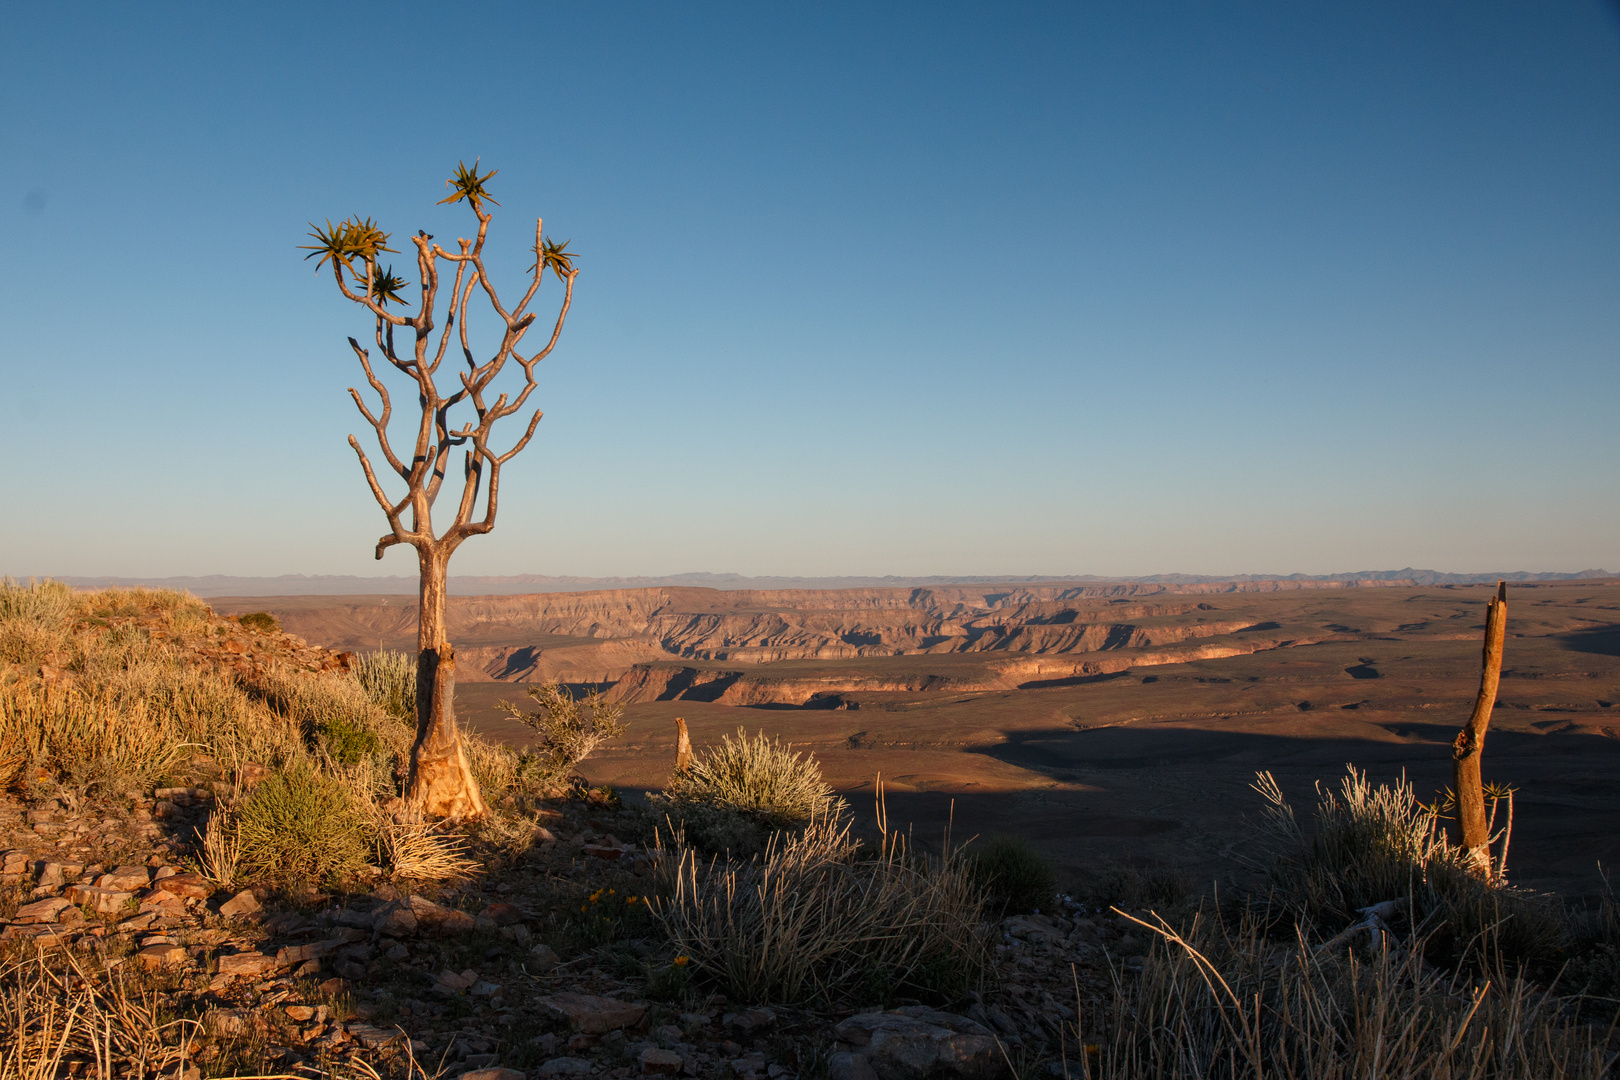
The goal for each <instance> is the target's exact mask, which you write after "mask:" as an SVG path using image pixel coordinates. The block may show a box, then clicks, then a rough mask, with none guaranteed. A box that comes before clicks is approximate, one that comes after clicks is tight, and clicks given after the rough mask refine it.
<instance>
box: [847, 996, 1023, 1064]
mask: <svg viewBox="0 0 1620 1080" xmlns="http://www.w3.org/2000/svg"><path fill="white" fill-rule="evenodd" d="M833 1038H835V1039H836V1040H837V1045H836V1046H835V1047H834V1052H835V1056H836V1055H837V1054H844V1053H847V1054H849V1055H851V1056H852V1057H856V1058H861V1059H863V1060H864V1061H865V1064H866V1065H867V1066H869V1067H870V1069H871V1072H872V1074H873V1075H874V1076H876V1078H877V1080H946V1078H950V1080H993V1078H995V1077H997V1076H999V1075H1000V1073H1001V1072H1002V1071H1004V1070H1005V1069H1006V1067H1007V1063H1006V1062H1005V1061H1004V1060H1003V1059H1002V1056H1001V1048H1000V1047H999V1046H997V1045H996V1038H995V1036H994V1035H992V1034H991V1033H990V1031H989V1029H988V1028H986V1027H984V1026H983V1025H982V1024H978V1023H975V1022H974V1021H972V1020H969V1019H968V1018H967V1017H965V1016H956V1015H954V1014H952V1013H947V1012H940V1011H939V1010H937V1009H930V1008H927V1007H925V1006H921V1005H912V1006H908V1007H906V1008H903V1009H893V1010H890V1011H889V1012H875V1013H859V1014H857V1015H855V1016H851V1017H850V1018H849V1019H847V1020H844V1021H842V1022H840V1023H839V1024H838V1025H837V1026H836V1027H834V1028H833ZM839 1064H840V1068H841V1069H842V1070H843V1071H844V1075H843V1077H842V1080H860V1078H861V1076H863V1075H864V1070H863V1069H861V1067H860V1064H859V1063H857V1062H854V1061H850V1060H842V1061H840V1063H839Z"/></svg>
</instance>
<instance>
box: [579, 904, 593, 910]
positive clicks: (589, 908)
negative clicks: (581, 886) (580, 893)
mask: <svg viewBox="0 0 1620 1080" xmlns="http://www.w3.org/2000/svg"><path fill="white" fill-rule="evenodd" d="M579 910H581V911H589V910H591V905H589V904H581V905H579Z"/></svg>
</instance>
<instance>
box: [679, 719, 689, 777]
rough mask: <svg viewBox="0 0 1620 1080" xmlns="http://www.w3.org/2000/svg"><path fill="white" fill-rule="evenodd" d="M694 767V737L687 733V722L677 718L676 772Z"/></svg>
mask: <svg viewBox="0 0 1620 1080" xmlns="http://www.w3.org/2000/svg"><path fill="white" fill-rule="evenodd" d="M691 767H692V736H691V735H690V734H688V733H687V730H686V721H685V720H683V719H681V718H680V717H679V716H677V717H676V718H675V771H676V772H681V771H682V770H684V769H690V768H691Z"/></svg>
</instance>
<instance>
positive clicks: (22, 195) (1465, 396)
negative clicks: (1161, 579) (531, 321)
mask: <svg viewBox="0 0 1620 1080" xmlns="http://www.w3.org/2000/svg"><path fill="white" fill-rule="evenodd" d="M462 10H463V9H459V8H451V7H448V6H442V5H433V4H403V5H397V6H396V7H395V8H392V9H390V12H389V16H390V17H389V18H388V19H387V20H381V19H378V18H375V17H372V16H371V15H370V14H369V13H366V12H363V11H360V10H359V9H353V10H350V9H332V8H330V7H319V8H317V7H315V6H313V5H307V4H296V3H295V4H288V5H283V6H280V7H278V8H276V9H275V10H252V11H248V10H245V9H244V10H236V9H228V8H217V7H212V6H204V5H193V4H172V5H158V6H149V7H145V8H140V9H132V8H113V7H107V8H102V7H94V6H87V7H35V8H28V7H24V6H21V5H17V6H13V7H11V8H8V9H7V10H6V12H5V13H4V15H3V16H0V19H3V22H0V27H3V28H4V33H3V34H0V101H4V103H5V105H6V107H5V108H4V109H3V110H0V149H3V153H0V177H3V190H0V236H3V237H4V238H5V245H6V253H7V255H8V256H9V257H8V258H6V259H5V260H3V261H0V316H3V317H4V318H5V320H6V323H7V326H8V328H9V330H10V333H9V334H8V335H7V339H6V342H5V344H4V345H3V346H0V446H3V448H4V451H5V452H6V454H7V456H8V459H9V460H10V461H11V462H12V463H13V464H12V467H11V468H10V469H8V470H7V471H6V477H5V479H4V480H3V481H0V573H4V574H8V575H11V576H14V577H28V576H45V575H53V574H54V575H63V576H122V577H168V576H188V577H194V576H207V575H211V574H226V575H234V576H251V577H262V576H276V575H280V574H299V573H301V574H310V575H323V574H340V575H341V574H352V575H359V576H410V575H413V574H414V572H415V562H414V558H413V557H412V556H411V555H410V553H408V552H406V553H392V552H391V553H390V554H389V556H388V557H387V559H385V560H384V561H382V562H380V563H379V562H376V561H374V560H373V559H372V557H371V552H372V548H373V545H374V544H375V543H376V539H377V537H378V536H379V535H380V534H381V533H382V531H383V529H384V523H383V519H382V515H381V513H380V512H379V511H378V509H377V507H376V505H375V504H374V503H373V502H372V500H371V497H370V495H369V493H368V492H367V490H366V486H365V482H364V479H363V477H362V476H361V474H360V471H359V468H358V466H357V465H356V463H355V460H354V456H353V454H352V452H351V451H350V450H349V448H348V447H347V445H346V443H345V439H346V437H347V436H348V435H349V434H350V433H351V432H352V433H354V434H355V435H357V436H360V435H363V434H364V431H365V425H364V422H363V421H361V420H360V418H359V417H358V415H357V414H356V413H355V412H354V409H353V406H352V404H351V403H350V402H349V400H348V397H347V393H346V388H347V387H349V386H363V385H364V384H363V382H362V379H361V375H360V372H359V370H358V368H357V367H356V365H355V363H354V360H353V357H352V355H350V354H349V351H348V347H347V345H346V343H345V341H344V339H345V337H346V336H348V335H350V334H354V335H357V336H360V337H362V338H364V336H365V335H366V334H367V333H368V332H369V326H368V323H367V321H366V320H364V319H362V318H360V313H359V311H358V310H357V309H355V308H354V307H353V306H352V305H349V304H348V303H346V302H344V301H342V300H341V299H340V298H339V297H337V296H336V295H335V292H334V290H333V288H332V284H331V280H330V277H323V276H319V275H317V274H316V273H314V272H313V271H312V266H313V264H312V263H306V262H303V261H302V258H301V256H302V255H303V252H300V251H298V250H297V245H299V244H302V243H305V242H306V240H305V233H306V232H307V231H308V226H307V224H306V223H307V222H309V221H312V220H313V221H316V222H319V221H322V220H324V219H326V218H332V219H334V220H335V219H338V218H341V217H342V216H344V215H346V214H350V213H359V214H361V215H367V214H369V215H371V216H373V217H376V218H378V219H379V220H380V221H381V223H382V224H383V227H384V228H387V229H389V230H390V231H392V232H393V233H394V234H395V236H396V237H397V238H400V239H403V238H404V236H406V235H408V234H409V233H411V232H413V231H414V230H415V229H417V228H419V227H420V228H425V229H427V230H428V231H430V232H433V233H435V234H436V235H437V236H438V237H439V238H440V239H441V241H444V240H446V239H453V238H454V237H456V236H464V235H467V234H468V231H469V230H468V229H467V223H468V221H469V220H470V215H469V214H467V212H466V211H465V210H464V209H463V208H461V207H447V206H438V205H435V203H436V202H437V200H438V199H440V198H442V197H443V194H444V178H445V177H447V176H448V175H449V174H450V172H451V171H452V170H453V168H454V167H455V165H456V162H457V161H458V160H462V159H465V160H466V161H469V162H471V161H472V160H473V159H474V158H481V159H482V162H483V165H484V167H485V168H486V169H487V168H496V169H499V170H500V172H499V174H498V175H497V176H496V177H495V178H494V180H493V181H492V182H491V186H492V188H493V190H494V192H495V195H496V197H497V198H498V199H499V200H500V202H501V205H500V207H498V208H497V209H496V210H495V221H494V224H493V226H492V228H491V233H490V241H489V248H490V251H491V252H492V270H493V272H494V274H495V276H496V279H497V282H496V283H497V285H500V286H502V287H504V288H505V289H507V290H510V289H512V288H513V287H514V283H515V281H516V279H518V278H519V277H521V276H522V271H523V269H524V267H526V266H527V265H528V263H527V261H526V256H527V251H526V248H527V245H528V244H529V242H530V240H531V239H532V231H533V227H534V226H533V220H534V217H535V216H538V215H544V216H545V218H546V222H547V232H548V233H551V234H552V235H554V236H556V237H558V238H568V239H571V240H572V241H573V245H572V246H573V248H574V249H575V250H578V251H579V252H581V253H582V257H581V259H580V261H579V266H580V268H581V275H580V278H579V285H578V288H577V294H576V295H577V300H576V306H575V311H574V314H573V315H572V316H571V317H570V320H569V323H568V325H567V327H566V328H565V329H564V332H563V335H562V339H561V342H560V344H559V346H558V348H557V350H556V352H555V353H554V354H553V355H552V357H551V358H550V359H548V360H547V361H546V362H545V364H544V366H543V368H542V382H541V386H540V390H539V391H538V398H539V402H540V404H541V406H542V408H544V409H545V412H546V418H545V419H544V420H543V421H542V422H541V424H540V427H539V429H538V431H537V433H536V436H535V438H534V441H533V442H532V443H531V444H530V447H529V448H528V449H527V450H526V451H525V452H524V453H523V454H522V455H521V456H520V457H518V458H516V459H515V460H514V461H513V462H512V463H511V464H510V465H509V466H508V471H507V473H506V475H505V477H504V479H503V497H502V505H501V514H500V518H499V521H498V523H497V525H496V528H495V531H494V532H493V533H492V534H491V535H490V536H487V537H479V538H474V539H473V540H471V541H469V542H468V543H467V544H466V545H465V546H464V547H463V548H462V549H461V550H460V551H459V552H458V553H457V555H456V558H455V560H454V561H453V562H452V564H451V573H452V575H459V576H492V575H497V574H508V573H534V574H543V575H549V576H578V577H664V576H673V575H675V574H678V573H682V572H692V571H685V570H683V569H682V568H683V567H689V566H727V567H733V568H735V569H733V570H727V571H716V572H717V573H738V574H744V575H748V576H783V577H834V576H836V577H849V576H873V577H881V576H885V575H890V576H903V577H925V576H936V575H940V576H969V575H974V574H984V575H995V576H1011V575H1015V574H1028V573H1037V574H1042V575H1044V576H1062V575H1063V574H1064V573H1065V572H1066V571H1067V570H1068V569H1069V568H1078V569H1075V570H1074V572H1075V573H1077V574H1095V575H1099V576H1112V577H1135V576H1145V575H1152V574H1159V573H1186V574H1199V575H1210V576H1219V575H1221V574H1223V573H1225V574H1233V573H1264V572H1267V571H1265V570H1263V569H1243V570H1233V569H1232V568H1233V567H1246V568H1264V567H1272V568H1279V567H1286V568H1287V570H1286V573H1302V574H1331V573H1345V572H1348V571H1345V569H1344V568H1345V567H1347V566H1362V567H1436V568H1441V569H1443V570H1445V571H1446V572H1451V573H1476V572H1477V573H1495V572H1502V571H1503V570H1504V568H1515V569H1525V570H1530V571H1540V572H1546V571H1562V572H1578V571H1580V570H1583V569H1589V568H1598V567H1607V568H1616V567H1620V473H1617V471H1616V469H1615V468H1614V462H1615V461H1616V460H1617V459H1620V425H1617V424H1616V423H1615V422H1614V415H1615V413H1616V404H1617V402H1620V363H1617V361H1620V305H1617V304H1616V303H1615V302H1614V297H1615V296H1616V295H1620V260H1616V259H1615V257H1614V256H1615V252H1616V250H1617V249H1620V204H1616V202H1615V200H1614V197H1613V195H1614V192H1615V191H1616V190H1620V16H1617V15H1616V9H1615V7H1614V5H1611V4H1604V3H1597V2H1593V3H1585V4H1582V3H1577V4H1571V5H1562V6H1556V7H1554V6H1547V5H1536V4H1529V3H1519V4H1502V5H1492V6H1490V7H1489V8H1488V9H1487V8H1458V7H1454V6H1449V5H1438V4H1416V5H1413V4H1395V3H1382V4H1374V5H1370V6H1365V7H1361V8H1356V9H1354V10H1340V9H1310V10H1306V9H1300V8H1297V7H1292V6H1288V5H1282V4H1262V5H1255V6H1251V7H1246V8H1244V9H1242V10H1241V11H1215V10H1213V9H1210V8H1208V7H1204V6H1198V5H1170V6H1165V7H1161V8H1154V9H1151V10H1150V9H1145V8H1142V7H1140V6H1138V5H1124V4H1100V5H1091V6H1087V7H1085V8H1077V7H1074V6H1070V5H1060V4H1030V5H1023V6H1019V7H1016V8H1012V9H1001V8H986V7H976V6H969V5H930V6H928V7H922V6H893V7H885V8H879V9H873V8H870V7H857V6H855V5H850V4H831V5H818V6H814V7H776V8H758V7H754V6H749V5H740V4H708V5H701V6H689V7H681V8H652V7H646V6H639V5H627V4H626V5H616V4H604V5H593V6H591V7H590V8H589V9H587V10H580V9H576V8H571V7H566V6H563V5H552V4H540V5H523V6H518V5H495V6H492V7H490V8H487V9H482V10H481V11H480V15H481V16H482V19H481V20H475V19H471V18H466V17H464V16H463V15H460V14H457V13H459V12H462ZM424 33H429V34H430V35H431V39H430V40H428V39H424V38H423V36H422V35H423V34H424ZM334 42H338V43H343V42H348V43H353V42H364V43H365V46H366V52H367V53H368V54H369V55H372V56H375V57H377V58H379V59H378V60H377V62H376V64H375V65H374V66H373V67H370V68H368V67H358V68H357V67H356V66H355V65H353V64H350V63H347V62H345V63H344V64H343V66H342V67H341V68H339V67H337V66H335V65H336V63H337V62H336V61H334V60H333V56H334V48H333V44H332V43H334ZM424 44H426V45H427V46H428V47H430V48H431V50H432V55H433V56H434V57H435V58H436V61H435V64H434V65H433V66H432V71H431V73H430V74H429V75H427V76H425V77H424V76H422V75H421V73H420V69H419V68H418V67H417V66H416V65H418V64H419V63H420V60H419V54H420V53H421V50H422V49H423V47H424ZM347 48H348V46H345V47H344V49H337V50H336V52H337V54H338V55H346V53H345V49H347ZM464 56H475V57H477V60H476V62H475V68H476V70H475V72H474V73H473V74H472V75H470V76H462V75H460V74H458V69H457V66H456V65H457V63H458V62H459V60H458V58H460V57H464ZM394 246H396V247H399V246H402V245H401V244H398V243H396V244H395V245H394ZM395 266H396V269H400V270H407V269H409V261H408V260H406V259H405V258H404V257H403V256H396V257H395ZM555 297H556V290H555V283H554V282H553V283H552V284H551V285H550V286H549V287H548V288H547V289H546V290H544V291H543V293H542V303H541V305H540V308H539V310H540V311H542V313H544V312H546V311H548V310H550V308H549V307H548V304H549V302H550V301H551V300H554V299H555ZM545 317H546V316H545V315H544V314H542V318H545ZM486 325H487V323H486ZM392 386H393V388H394V389H395V391H396V406H397V405H398V396H397V392H398V389H399V387H400V384H399V383H398V382H395V383H393V384H392ZM508 425H513V426H520V425H517V418H513V419H512V420H510V421H508ZM516 434H517V433H516V432H515V431H511V430H508V431H507V434H506V436H505V438H507V439H511V438H513V437H515V435H516ZM373 456H375V455H373ZM511 567H522V568H525V569H522V570H518V571H512V570H510V568H511ZM1029 567H1038V568H1042V569H1037V570H1034V571H1030V570H1028V569H1027V568H1029ZM1470 567H1479V568H1480V569H1479V570H1477V571H1475V570H1471V569H1469V568H1470ZM1167 568H1174V569H1167ZM1277 572H1279V573H1282V572H1284V571H1280V570H1279V571H1277Z"/></svg>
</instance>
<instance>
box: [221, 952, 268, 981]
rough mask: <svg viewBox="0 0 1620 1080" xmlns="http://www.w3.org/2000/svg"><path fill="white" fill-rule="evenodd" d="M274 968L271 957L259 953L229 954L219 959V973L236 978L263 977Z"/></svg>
mask: <svg viewBox="0 0 1620 1080" xmlns="http://www.w3.org/2000/svg"><path fill="white" fill-rule="evenodd" d="M275 966H276V961H275V959H274V958H273V957H269V956H266V955H264V953H259V952H240V953H231V954H230V955H228V956H222V957H220V958H219V973H220V974H221V975H228V976H232V977H237V978H242V977H251V976H254V975H263V974H264V973H265V972H267V971H270V970H272V969H273V968H274V967H275Z"/></svg>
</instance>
